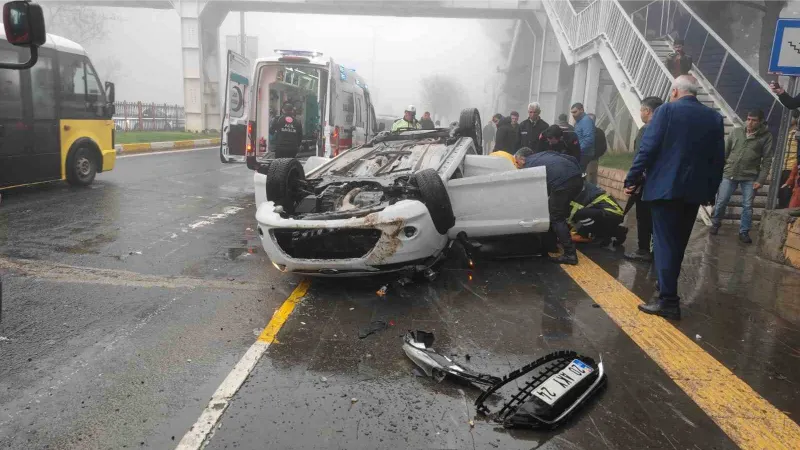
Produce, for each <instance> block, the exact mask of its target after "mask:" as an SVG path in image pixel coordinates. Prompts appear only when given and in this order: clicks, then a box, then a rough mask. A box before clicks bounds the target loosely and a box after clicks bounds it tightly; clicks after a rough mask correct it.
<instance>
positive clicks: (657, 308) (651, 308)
mask: <svg viewBox="0 0 800 450" xmlns="http://www.w3.org/2000/svg"><path fill="white" fill-rule="evenodd" d="M639 311H641V312H643V313H645V314H652V315H654V316H661V317H664V318H665V319H672V320H681V306H680V304H679V303H678V302H675V301H669V300H663V299H658V300H655V301H652V302H650V303H648V304H646V305H639Z"/></svg>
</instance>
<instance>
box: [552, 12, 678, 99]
mask: <svg viewBox="0 0 800 450" xmlns="http://www.w3.org/2000/svg"><path fill="white" fill-rule="evenodd" d="M543 3H544V4H545V6H546V7H548V8H550V10H551V11H553V13H554V15H555V16H556V18H557V19H558V21H559V22H560V23H561V27H562V29H563V30H564V31H565V33H566V35H567V40H568V41H569V45H570V46H571V47H572V50H578V49H580V48H581V47H583V46H585V45H587V44H590V43H591V42H592V41H594V40H595V39H597V38H598V37H605V39H606V41H607V42H608V45H609V47H610V48H611V50H612V51H613V52H614V54H615V56H616V58H617V61H619V62H620V68H621V69H622V70H623V71H624V72H625V75H626V76H627V77H628V79H629V80H630V81H631V84H632V86H633V88H634V90H635V91H636V94H637V95H638V96H639V99H640V100H641V99H643V98H645V97H649V96H651V95H652V96H657V97H661V98H666V96H667V94H668V93H669V90H670V86H671V85H672V80H673V78H672V75H671V74H670V73H669V71H667V68H666V67H665V66H664V64H663V63H662V62H661V61H660V60H659V58H658V55H656V53H655V51H654V50H653V49H652V48H651V47H650V44H649V43H648V42H647V40H646V39H645V38H644V36H642V33H641V32H640V31H639V30H638V29H637V28H636V25H634V23H633V21H632V20H631V18H630V17H628V13H627V12H626V11H625V10H624V9H623V8H622V6H621V5H620V4H619V2H617V1H614V0H611V1H603V0H595V1H594V2H592V3H591V4H590V5H589V6H587V7H586V8H585V9H583V10H582V11H581V12H579V13H576V12H575V9H574V8H573V7H572V5H571V4H570V2H568V1H559V0H544V1H543Z"/></svg>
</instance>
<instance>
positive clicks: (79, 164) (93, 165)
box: [67, 147, 97, 186]
mask: <svg viewBox="0 0 800 450" xmlns="http://www.w3.org/2000/svg"><path fill="white" fill-rule="evenodd" d="M95 176H97V160H96V159H95V155H94V152H92V150H90V149H88V148H86V147H78V148H77V149H75V150H74V151H73V152H72V155H70V157H69V158H68V159H67V182H68V183H69V184H71V185H73V186H88V185H90V184H92V182H93V181H94V177H95Z"/></svg>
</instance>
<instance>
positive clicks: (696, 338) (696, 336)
mask: <svg viewBox="0 0 800 450" xmlns="http://www.w3.org/2000/svg"><path fill="white" fill-rule="evenodd" d="M694 338H695V340H698V341H699V340H700V339H703V336H700V335H699V334H695V335H694Z"/></svg>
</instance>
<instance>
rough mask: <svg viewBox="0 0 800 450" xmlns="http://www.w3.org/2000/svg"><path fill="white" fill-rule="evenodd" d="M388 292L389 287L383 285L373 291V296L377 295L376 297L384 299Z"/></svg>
mask: <svg viewBox="0 0 800 450" xmlns="http://www.w3.org/2000/svg"><path fill="white" fill-rule="evenodd" d="M388 290H389V285H388V284H385V285H383V286H381V288H380V289H378V290H377V291H375V294H377V295H378V297H386V291H388Z"/></svg>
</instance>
